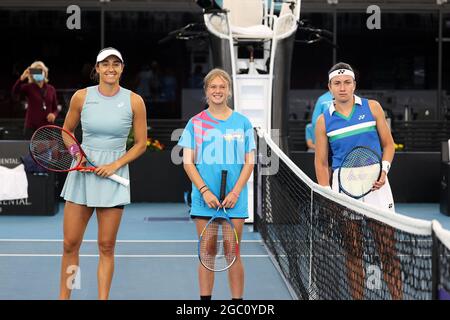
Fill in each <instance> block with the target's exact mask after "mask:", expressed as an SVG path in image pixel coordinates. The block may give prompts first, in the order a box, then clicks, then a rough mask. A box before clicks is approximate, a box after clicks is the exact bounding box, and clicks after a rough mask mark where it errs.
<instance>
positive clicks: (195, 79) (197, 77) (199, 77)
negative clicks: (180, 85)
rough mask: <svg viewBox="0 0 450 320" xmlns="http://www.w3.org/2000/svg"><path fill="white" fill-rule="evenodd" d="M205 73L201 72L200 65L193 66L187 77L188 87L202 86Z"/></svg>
mask: <svg viewBox="0 0 450 320" xmlns="http://www.w3.org/2000/svg"><path fill="white" fill-rule="evenodd" d="M204 77H205V75H204V74H203V68H202V66H201V65H199V64H198V65H196V66H195V68H194V73H192V74H191V76H190V77H189V81H188V82H189V83H188V86H189V88H203V78H204Z"/></svg>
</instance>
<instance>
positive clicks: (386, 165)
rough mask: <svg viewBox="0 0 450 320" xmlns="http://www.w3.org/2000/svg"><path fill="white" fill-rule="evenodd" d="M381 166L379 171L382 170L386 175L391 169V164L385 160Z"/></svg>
mask: <svg viewBox="0 0 450 320" xmlns="http://www.w3.org/2000/svg"><path fill="white" fill-rule="evenodd" d="M381 164H382V165H381V170H383V171H384V172H386V174H388V172H389V170H390V169H391V163H390V162H389V161H387V160H383V162H382V163H381Z"/></svg>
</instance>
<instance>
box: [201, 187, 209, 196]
mask: <svg viewBox="0 0 450 320" xmlns="http://www.w3.org/2000/svg"><path fill="white" fill-rule="evenodd" d="M206 191H209V189H208V188H206V189H205V190H203V192H202V193H201V195H203V194H204V193H205V192H206Z"/></svg>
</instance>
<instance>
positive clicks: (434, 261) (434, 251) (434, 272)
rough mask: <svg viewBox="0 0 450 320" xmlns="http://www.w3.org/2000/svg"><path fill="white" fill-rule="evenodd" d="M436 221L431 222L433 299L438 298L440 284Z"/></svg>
mask: <svg viewBox="0 0 450 320" xmlns="http://www.w3.org/2000/svg"><path fill="white" fill-rule="evenodd" d="M435 224H436V221H435V220H433V221H432V222H431V240H432V241H431V243H432V244H431V299H432V300H437V299H438V290H439V288H438V284H439V272H440V271H439V248H438V243H439V242H438V239H437V236H436V232H435V231H434V226H435Z"/></svg>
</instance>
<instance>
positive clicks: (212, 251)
mask: <svg viewBox="0 0 450 320" xmlns="http://www.w3.org/2000/svg"><path fill="white" fill-rule="evenodd" d="M226 180H227V171H226V170H223V171H222V180H221V184H220V203H221V206H219V207H218V208H217V211H216V213H215V214H214V216H213V217H212V218H211V219H210V220H209V221H208V223H207V224H206V226H205V228H204V229H203V230H202V233H201V234H200V239H199V242H198V257H199V259H200V262H201V263H202V265H203V266H204V267H205V268H207V269H208V270H210V271H214V272H216V271H224V270H227V269H228V268H230V267H231V266H232V265H233V263H234V262H235V261H236V256H237V254H238V252H239V239H238V235H237V232H236V230H235V228H234V225H233V222H231V220H230V218H229V217H228V214H227V212H226V209H225V207H224V206H222V202H223V199H224V198H225V189H226Z"/></svg>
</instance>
